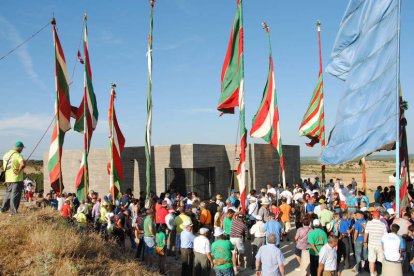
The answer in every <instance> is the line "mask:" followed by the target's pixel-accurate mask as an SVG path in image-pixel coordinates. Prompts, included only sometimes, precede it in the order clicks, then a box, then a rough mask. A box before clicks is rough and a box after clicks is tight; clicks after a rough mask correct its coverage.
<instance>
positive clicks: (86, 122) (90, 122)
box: [74, 16, 99, 200]
mask: <svg viewBox="0 0 414 276" xmlns="http://www.w3.org/2000/svg"><path fill="white" fill-rule="evenodd" d="M84 21H85V23H84V36H83V49H84V60H83V59H82V57H80V60H82V61H83V63H82V62H81V63H82V64H84V65H85V72H84V90H83V99H82V102H81V104H80V106H79V108H78V110H77V116H76V123H75V126H74V130H76V131H78V132H80V133H83V138H84V139H83V140H84V151H83V155H82V161H81V165H80V168H79V171H78V174H77V176H76V182H75V184H76V196H77V198H78V199H79V200H86V197H87V195H88V186H89V173H88V172H89V170H88V154H89V149H90V145H91V139H92V134H93V131H94V130H95V128H96V125H97V123H98V115H99V114H98V106H97V103H96V96H95V93H94V90H93V85H92V69H91V64H90V59H89V46H88V29H87V24H86V16H85V18H84ZM79 54H80V53H79ZM78 57H79V55H78Z"/></svg>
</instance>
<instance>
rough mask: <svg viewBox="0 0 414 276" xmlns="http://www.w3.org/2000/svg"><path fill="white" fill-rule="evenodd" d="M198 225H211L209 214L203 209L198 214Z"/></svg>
mask: <svg viewBox="0 0 414 276" xmlns="http://www.w3.org/2000/svg"><path fill="white" fill-rule="evenodd" d="M200 223H201V224H204V225H209V224H211V213H210V211H209V210H207V209H203V211H201V214H200Z"/></svg>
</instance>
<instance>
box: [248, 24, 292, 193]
mask: <svg viewBox="0 0 414 276" xmlns="http://www.w3.org/2000/svg"><path fill="white" fill-rule="evenodd" d="M262 26H263V28H264V29H265V30H266V34H267V38H268V41H269V49H270V54H269V73H268V76H267V82H266V86H265V89H264V91H263V97H262V101H261V103H260V106H259V109H258V111H257V112H256V115H254V117H253V125H252V129H251V130H250V136H252V137H256V138H262V139H263V140H265V141H266V142H268V143H270V144H271V145H272V147H273V148H274V149H275V150H276V151H277V152H278V153H279V159H280V168H281V171H282V182H283V187H286V179H285V161H284V155H283V150H282V137H281V135H280V120H279V108H278V105H277V97H276V86H275V75H274V68H273V58H272V45H271V43H270V29H269V26H267V24H266V22H263V23H262Z"/></svg>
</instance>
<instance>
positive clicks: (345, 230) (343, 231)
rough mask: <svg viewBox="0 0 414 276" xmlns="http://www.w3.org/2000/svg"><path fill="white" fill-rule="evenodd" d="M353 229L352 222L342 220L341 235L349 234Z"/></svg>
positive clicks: (340, 225)
mask: <svg viewBox="0 0 414 276" xmlns="http://www.w3.org/2000/svg"><path fill="white" fill-rule="evenodd" d="M349 229H351V220H346V219H341V223H340V224H339V233H341V234H348V230H349Z"/></svg>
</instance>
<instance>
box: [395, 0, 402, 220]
mask: <svg viewBox="0 0 414 276" xmlns="http://www.w3.org/2000/svg"><path fill="white" fill-rule="evenodd" d="M400 29H401V0H398V14H397V66H396V67H397V68H396V71H397V78H396V83H395V87H396V89H395V90H396V93H395V94H396V98H397V99H396V109H397V127H396V129H397V131H396V137H395V191H396V193H395V197H396V198H395V202H396V210H395V211H396V215H397V218H399V217H400V89H399V88H400Z"/></svg>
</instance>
